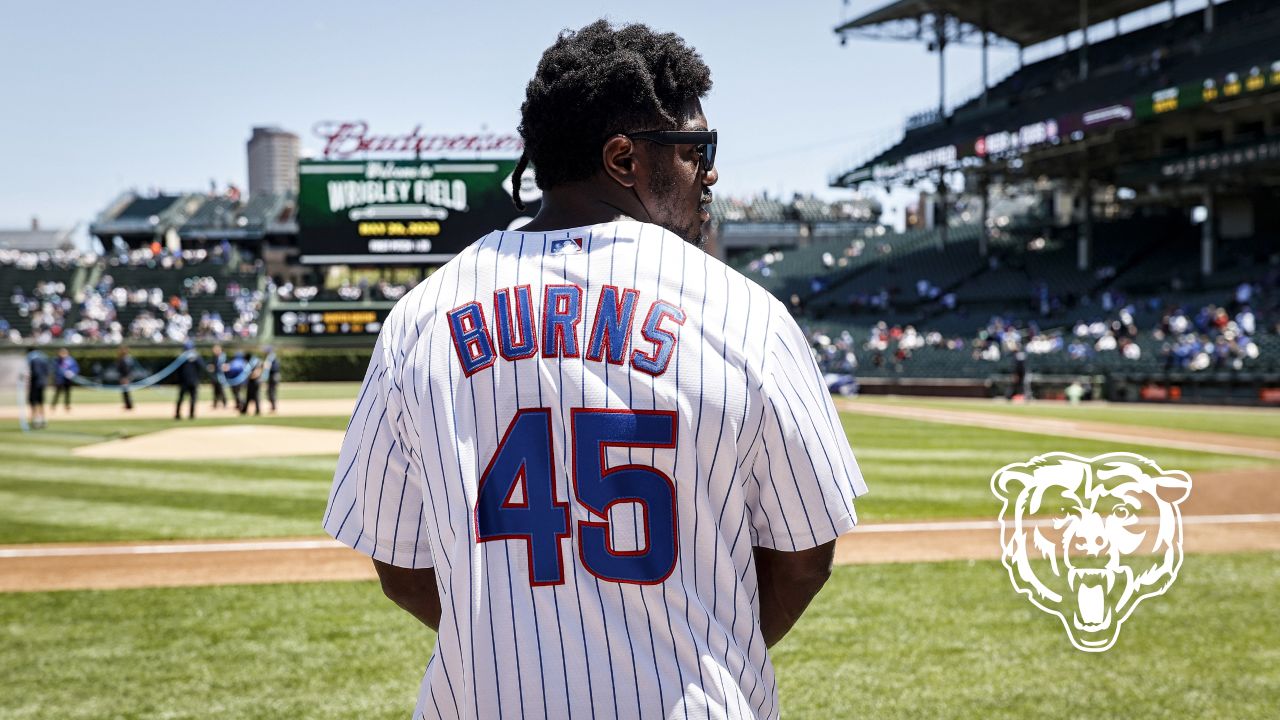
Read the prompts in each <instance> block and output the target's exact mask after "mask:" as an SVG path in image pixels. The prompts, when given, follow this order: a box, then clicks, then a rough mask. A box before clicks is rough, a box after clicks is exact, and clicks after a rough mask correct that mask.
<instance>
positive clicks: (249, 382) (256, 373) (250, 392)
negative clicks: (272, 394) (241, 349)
mask: <svg viewBox="0 0 1280 720" xmlns="http://www.w3.org/2000/svg"><path fill="white" fill-rule="evenodd" d="M255 360H256V358H251V359H250V361H249V364H248V365H246V366H245V368H246V369H247V370H248V371H249V377H248V378H246V379H245V381H244V402H243V403H240V414H241V415H247V414H248V413H249V403H253V414H254V415H261V414H262V363H259V362H255ZM236 401H237V402H239V398H238V397H237V398H236Z"/></svg>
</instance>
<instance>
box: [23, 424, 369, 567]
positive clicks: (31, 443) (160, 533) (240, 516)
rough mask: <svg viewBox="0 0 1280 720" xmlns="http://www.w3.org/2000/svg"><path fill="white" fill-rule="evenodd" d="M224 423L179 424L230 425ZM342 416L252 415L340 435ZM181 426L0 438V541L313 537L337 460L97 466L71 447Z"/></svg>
mask: <svg viewBox="0 0 1280 720" xmlns="http://www.w3.org/2000/svg"><path fill="white" fill-rule="evenodd" d="M238 422H239V421H238V420H235V419H232V418H218V419H207V420H206V419H201V420H196V421H195V422H183V423H181V424H180V426H182V427H191V426H197V427H199V426H215V425H228V424H237V423H238ZM346 422H347V421H346V419H345V418H340V417H317V418H287V419H286V418H278V417H262V418H255V419H254V423H255V424H264V425H289V426H301V427H312V428H321V429H333V430H342V429H343V428H345V427H346ZM175 426H179V424H178V423H175V422H173V421H169V420H132V421H129V422H127V423H123V424H122V423H116V422H113V421H105V420H103V421H68V422H63V423H59V424H58V425H56V426H55V427H54V428H52V429H50V430H47V431H41V432H38V433H25V434H24V433H21V432H19V431H17V430H12V429H6V430H4V431H0V543H24V542H74V541H79V542H84V541H105V540H160V539H173V538H226V537H272V536H282V535H318V534H320V532H321V530H320V517H321V515H322V514H323V513H324V506H325V500H326V498H327V497H328V490H329V483H330V480H331V478H332V477H333V470H334V465H335V463H336V457H335V456H332V455H318V456H305V457H296V458H260V459H244V460H221V461H211V460H200V461H177V460H102V459H90V458H80V457H76V456H74V455H72V454H71V453H70V450H71V448H73V447H75V446H77V445H83V444H88V443H94V442H100V441H103V440H107V439H111V438H114V437H123V436H127V435H136V434H140V433H145V432H152V431H155V430H160V429H164V428H170V427H175Z"/></svg>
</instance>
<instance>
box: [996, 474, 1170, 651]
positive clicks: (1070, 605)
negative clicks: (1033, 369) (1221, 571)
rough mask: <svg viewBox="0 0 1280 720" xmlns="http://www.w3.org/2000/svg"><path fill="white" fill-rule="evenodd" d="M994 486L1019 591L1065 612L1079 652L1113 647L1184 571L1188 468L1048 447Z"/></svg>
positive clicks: (1041, 605)
mask: <svg viewBox="0 0 1280 720" xmlns="http://www.w3.org/2000/svg"><path fill="white" fill-rule="evenodd" d="M991 490H992V492H994V493H995V494H996V497H998V498H1000V500H1001V501H1002V502H1003V503H1004V506H1003V507H1002V508H1001V511H1000V545H1001V548H1002V549H1003V551H1004V553H1003V559H1004V566H1005V567H1006V568H1007V569H1008V570H1009V579H1010V580H1011V581H1012V582H1013V587H1014V589H1015V590H1017V591H1018V592H1019V593H1023V594H1025V595H1027V597H1028V598H1030V600H1031V602H1032V603H1033V604H1034V605H1035V606H1036V607H1038V608H1040V609H1041V610H1044V611H1045V612H1048V613H1052V614H1054V615H1057V616H1058V617H1059V619H1061V620H1062V624H1063V626H1064V627H1065V628H1066V630H1067V636H1068V637H1069V638H1070V640H1071V644H1072V645H1074V646H1075V647H1076V648H1078V649H1080V650H1084V651H1086V652H1102V651H1104V650H1107V649H1108V648H1110V647H1111V646H1112V645H1114V644H1115V642H1116V639H1117V638H1118V637H1119V634H1120V625H1121V623H1123V622H1124V621H1125V620H1127V619H1128V618H1129V616H1130V615H1131V614H1132V613H1133V611H1134V608H1136V607H1137V606H1138V603H1139V602H1141V601H1142V600H1143V599H1145V598H1148V597H1154V596H1156V595H1161V594H1163V593H1164V592H1165V590H1168V589H1169V586H1170V585H1172V584H1173V581H1174V580H1175V579H1176V578H1177V576H1178V569H1179V568H1180V567H1181V566H1182V513H1181V511H1180V510H1179V504H1180V503H1181V502H1182V501H1183V500H1185V499H1186V498H1187V495H1188V494H1190V492H1191V478H1190V477H1189V476H1188V475H1187V474H1186V473H1185V472H1181V471H1178V470H1170V471H1165V470H1161V469H1160V467H1159V466H1158V465H1156V464H1155V463H1154V462H1152V461H1150V460H1148V459H1146V458H1144V457H1142V456H1140V455H1135V454H1133V453H1108V454H1106V455H1099V456H1097V457H1094V458H1082V457H1078V456H1076V455H1072V454H1070V453H1048V454H1046V455H1041V456H1039V457H1035V458H1032V459H1031V460H1030V461H1028V462H1026V463H1015V464H1012V465H1006V466H1005V467H1003V468H1001V469H1000V470H998V471H997V472H996V473H995V475H993V476H992V478H991Z"/></svg>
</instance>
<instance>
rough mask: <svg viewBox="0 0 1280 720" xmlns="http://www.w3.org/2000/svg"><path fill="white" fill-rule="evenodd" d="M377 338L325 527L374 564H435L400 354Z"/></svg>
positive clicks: (346, 439)
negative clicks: (405, 408)
mask: <svg viewBox="0 0 1280 720" xmlns="http://www.w3.org/2000/svg"><path fill="white" fill-rule="evenodd" d="M386 327H388V326H384V330H383V333H382V334H381V335H379V337H378V341H377V344H376V345H375V346H374V349H373V357H372V358H371V359H370V361H369V369H368V371H367V372H366V373H365V376H364V382H363V384H362V385H361V387H360V394H359V396H358V399H357V400H356V406H355V410H354V411H353V413H352V415H351V423H350V424H349V425H348V426H347V433H346V436H345V437H344V438H343V441H342V452H341V454H340V455H339V456H338V466H337V469H336V470H335V471H334V476H333V487H332V488H331V489H330V492H329V505H328V508H327V509H326V510H325V515H324V529H325V531H326V532H328V533H329V534H330V535H332V536H333V537H334V538H335V539H337V540H338V542H341V543H342V544H344V545H346V546H348V547H351V548H353V549H355V550H358V551H360V552H362V553H364V554H365V555H368V556H370V557H372V558H374V559H375V560H380V561H382V562H385V563H388V564H390V565H396V566H399V567H405V568H425V567H432V566H433V565H434V560H433V557H432V553H431V547H430V545H429V542H428V538H427V534H426V533H425V532H423V530H424V528H423V526H422V521H423V517H424V510H425V508H424V506H423V499H422V475H421V464H420V463H419V462H418V460H417V459H415V458H421V455H420V454H417V453H416V451H415V450H414V448H413V445H411V444H410V438H412V437H413V435H411V434H410V433H406V432H404V428H405V423H404V420H405V418H404V417H403V415H402V409H401V408H402V399H401V397H400V392H399V390H398V389H397V387H396V384H395V383H396V368H395V363H394V354H393V353H391V352H388V350H387V348H386V346H385V344H384V342H385V340H386V335H387V333H386V330H385V328H386Z"/></svg>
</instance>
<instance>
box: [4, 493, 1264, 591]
mask: <svg viewBox="0 0 1280 720" xmlns="http://www.w3.org/2000/svg"><path fill="white" fill-rule="evenodd" d="M1193 481H1194V482H1195V490H1194V491H1193V492H1192V493H1191V497H1190V498H1188V500H1187V504H1186V506H1185V507H1184V510H1185V512H1186V515H1185V517H1184V519H1183V525H1184V527H1183V534H1184V547H1185V549H1186V551H1187V552H1189V553H1226V552H1244V551H1256V550H1280V476H1278V474H1277V472H1276V471H1274V470H1257V471H1252V470H1251V471H1235V472H1222V473H1202V474H1200V475H1198V476H1196V477H1195V478H1193ZM999 535H1000V533H999V524H998V523H997V522H996V521H995V520H994V519H993V518H984V519H975V520H943V521H929V522H906V523H866V524H864V525H861V526H859V527H858V528H857V529H855V530H854V531H853V532H852V533H850V534H849V535H847V536H845V537H843V538H841V539H840V541H839V543H838V544H837V546H836V562H837V563H839V564H842V565H844V564H872V563H886V562H928V561H937V560H995V559H999V557H1000V551H999ZM373 578H374V573H373V568H372V566H371V565H370V562H369V560H368V559H367V558H366V557H365V556H363V555H361V554H359V553H357V552H355V551H353V550H350V549H348V548H346V547H343V546H341V545H339V544H338V543H337V542H335V541H333V540H330V539H328V538H273V539H260V540H213V541H174V542H149V543H100V544H53V545H10V546H0V592H22V591H38V590H84V589H102V590H105V589H118V588H140V587H176V586H184V585H227V584H255V583H280V582H328V581H336V580H371V579H373Z"/></svg>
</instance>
